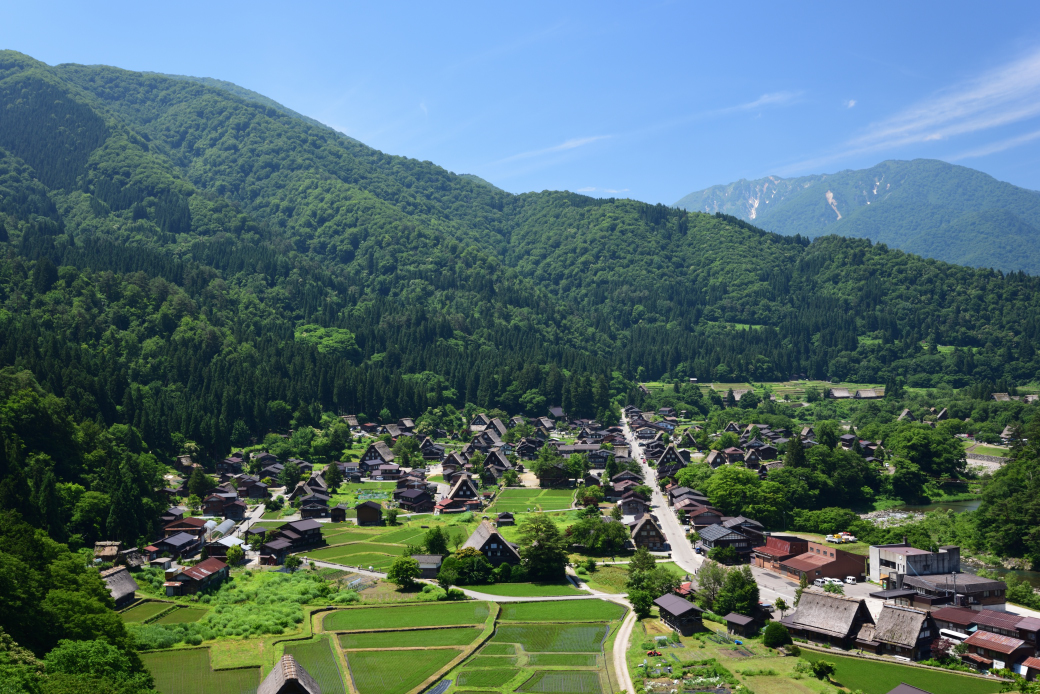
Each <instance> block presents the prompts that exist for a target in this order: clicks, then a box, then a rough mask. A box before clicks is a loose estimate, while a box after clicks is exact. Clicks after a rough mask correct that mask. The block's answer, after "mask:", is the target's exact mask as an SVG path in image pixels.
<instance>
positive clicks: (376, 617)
mask: <svg viewBox="0 0 1040 694" xmlns="http://www.w3.org/2000/svg"><path fill="white" fill-rule="evenodd" d="M487 617H488V605H487V603H485V602H450V603H433V604H422V605H409V606H405V607H363V608H355V609H349V610H336V611H334V612H329V613H328V614H327V615H326V616H325V619H324V621H323V625H324V627H325V629H326V630H329V631H357V630H361V629H401V628H405V627H432V626H458V625H462V624H481V625H483V623H484V622H485V621H487Z"/></svg>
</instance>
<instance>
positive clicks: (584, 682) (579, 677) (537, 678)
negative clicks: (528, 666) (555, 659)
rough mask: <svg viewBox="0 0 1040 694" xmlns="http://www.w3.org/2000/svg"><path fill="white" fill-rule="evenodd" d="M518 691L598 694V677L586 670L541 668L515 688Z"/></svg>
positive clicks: (556, 693)
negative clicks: (570, 670) (569, 670)
mask: <svg viewBox="0 0 1040 694" xmlns="http://www.w3.org/2000/svg"><path fill="white" fill-rule="evenodd" d="M516 691H518V692H545V693H546V694H600V692H601V691H602V690H601V689H600V686H599V677H598V676H597V675H596V673H595V672H589V671H587V670H574V671H572V672H567V671H565V670H542V671H540V672H536V673H534V674H533V675H531V678H530V679H528V680H527V681H526V682H524V683H523V684H521V685H520V686H519V687H517V688H516Z"/></svg>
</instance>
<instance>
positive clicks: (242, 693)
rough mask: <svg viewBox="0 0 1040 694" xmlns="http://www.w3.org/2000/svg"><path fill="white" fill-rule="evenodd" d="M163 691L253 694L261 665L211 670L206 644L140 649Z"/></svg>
mask: <svg viewBox="0 0 1040 694" xmlns="http://www.w3.org/2000/svg"><path fill="white" fill-rule="evenodd" d="M141 661H142V662H143V663H144V666H145V668H146V669H147V670H148V672H150V673H151V674H152V677H154V678H155V688H156V689H157V690H158V691H160V692H162V694H256V688H257V687H258V686H259V685H260V668H258V667H257V668H239V669H235V670H212V669H211V668H210V664H209V649H208V648H193V649H182V650H171V651H162V652H153V653H142V654H141Z"/></svg>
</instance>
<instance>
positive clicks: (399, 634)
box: [339, 627, 483, 649]
mask: <svg viewBox="0 0 1040 694" xmlns="http://www.w3.org/2000/svg"><path fill="white" fill-rule="evenodd" d="M482 631H483V629H478V628H475V627H455V628H450V629H422V630H416V631H373V632H368V633H362V634H340V636H339V645H340V647H341V648H344V649H351V648H428V647H430V646H468V645H469V644H471V643H473V642H474V641H476V640H477V637H478V636H480V633H481V632H482Z"/></svg>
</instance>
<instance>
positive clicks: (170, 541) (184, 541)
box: [162, 533, 197, 547]
mask: <svg viewBox="0 0 1040 694" xmlns="http://www.w3.org/2000/svg"><path fill="white" fill-rule="evenodd" d="M196 539H197V538H196V537H195V536H194V535H189V534H188V533H177V534H175V535H170V536H169V537H167V538H165V539H163V540H162V542H164V543H165V544H167V545H170V546H171V547H183V546H184V545H190V544H191V543H192V542H195V540H196Z"/></svg>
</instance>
